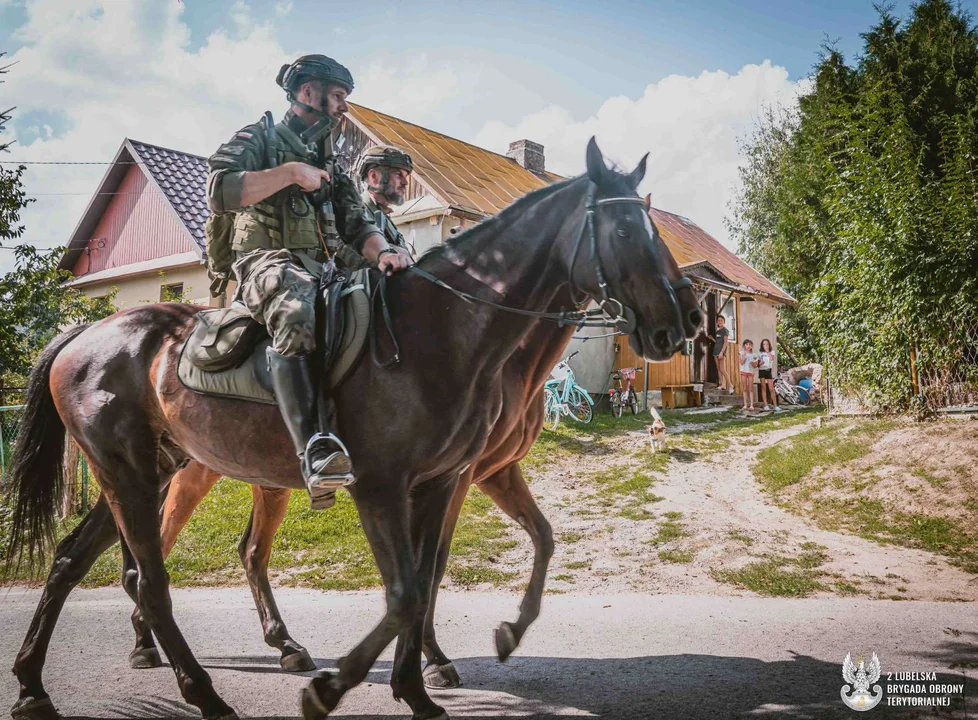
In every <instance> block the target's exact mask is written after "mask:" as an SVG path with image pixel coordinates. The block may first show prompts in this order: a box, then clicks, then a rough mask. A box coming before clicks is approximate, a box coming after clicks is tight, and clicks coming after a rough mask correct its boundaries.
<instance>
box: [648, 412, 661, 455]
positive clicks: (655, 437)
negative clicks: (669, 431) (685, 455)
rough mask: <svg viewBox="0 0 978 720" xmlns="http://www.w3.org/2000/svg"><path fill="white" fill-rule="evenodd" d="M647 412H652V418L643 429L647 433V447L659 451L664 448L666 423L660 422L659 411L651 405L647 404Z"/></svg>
mask: <svg viewBox="0 0 978 720" xmlns="http://www.w3.org/2000/svg"><path fill="white" fill-rule="evenodd" d="M649 412H650V413H652V418H653V420H654V422H653V423H652V424H651V425H646V426H645V429H646V430H648V433H649V447H650V448H652V452H659V451H660V450H665V449H666V424H665V423H664V422H662V418H661V417H659V413H657V412H656V411H655V408H654V407H652V406H651V405H650V406H649Z"/></svg>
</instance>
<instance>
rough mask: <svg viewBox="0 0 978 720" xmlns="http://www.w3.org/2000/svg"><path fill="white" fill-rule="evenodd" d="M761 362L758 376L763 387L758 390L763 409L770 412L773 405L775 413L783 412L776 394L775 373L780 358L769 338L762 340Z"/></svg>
mask: <svg viewBox="0 0 978 720" xmlns="http://www.w3.org/2000/svg"><path fill="white" fill-rule="evenodd" d="M759 361H760V362H759V364H758V366H757V368H758V370H757V374H758V380H759V382H760V385H761V387H760V389H759V390H758V395H759V396H760V398H759V399H760V401H761V402H763V403H764V407H763V408H761V409H762V410H770V409H771V405H773V406H774V412H781V408H779V407H778V395H777V393H775V392H774V373H775V371H776V368H777V367H778V356H777V354H776V353H775V352H774V348H772V347H771V341H770V340H768V339H767V338H764V339H763V340H761V353H760V358H759ZM765 391H766V393H767V394H766V395H765ZM768 402H770V405H769V404H768Z"/></svg>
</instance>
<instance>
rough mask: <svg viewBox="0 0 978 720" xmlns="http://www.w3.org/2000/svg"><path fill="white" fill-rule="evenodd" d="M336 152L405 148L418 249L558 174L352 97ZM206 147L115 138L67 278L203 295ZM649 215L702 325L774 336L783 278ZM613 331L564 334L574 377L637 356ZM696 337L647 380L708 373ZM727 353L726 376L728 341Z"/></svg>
mask: <svg viewBox="0 0 978 720" xmlns="http://www.w3.org/2000/svg"><path fill="white" fill-rule="evenodd" d="M333 140H334V146H335V147H336V149H337V155H338V158H339V162H340V163H341V165H343V166H344V167H346V168H352V167H355V166H356V162H357V160H358V159H359V157H360V154H361V153H362V152H363V151H364V150H365V149H366V148H368V147H370V146H372V145H377V144H386V145H395V146H397V147H399V148H401V149H403V150H404V151H406V152H407V153H409V154H410V155H411V157H412V159H413V160H414V174H413V175H412V178H411V184H410V187H409V189H408V192H407V194H406V196H407V199H406V201H405V202H404V204H403V205H401V206H400V207H399V208H397V211H396V213H395V215H394V218H395V222H396V223H397V226H398V228H400V230H401V232H402V233H403V234H404V236H405V238H406V239H407V241H408V242H409V243H410V244H411V245H412V246H413V247H414V249H415V251H416V252H417V253H418V254H420V253H422V252H424V251H425V250H427V249H428V248H430V247H432V246H433V245H435V244H438V243H440V242H442V241H443V240H444V239H445V238H447V237H449V236H450V235H451V234H453V233H455V232H458V231H459V230H461V229H464V228H466V227H469V226H471V225H473V224H475V223H478V222H480V221H482V220H483V219H485V218H487V217H489V216H491V215H493V214H495V213H497V212H499V211H500V210H502V209H503V208H504V207H506V206H507V205H509V204H510V203H512V202H513V201H514V200H516V199H518V198H520V197H522V196H523V195H525V194H526V193H528V192H530V191H532V190H535V189H538V188H541V187H544V186H546V185H548V184H550V183H552V182H555V181H558V180H561V179H562V178H561V176H559V175H556V174H554V173H552V172H549V171H547V169H546V161H545V156H544V148H543V146H541V145H539V144H537V143H535V142H532V141H530V140H518V141H516V142H513V143H511V144H510V148H509V151H508V152H507V154H505V155H502V154H499V153H495V152H491V151H489V150H486V149H484V148H480V147H478V146H475V145H472V144H471V143H466V142H463V141H461V140H458V139H456V138H452V137H449V136H447V135H443V134H442V133H439V132H436V131H434V130H430V129H428V128H424V127H421V126H419V125H415V124H413V123H410V122H407V121H405V120H401V119H399V118H395V117H393V116H391V115H386V114H384V113H381V112H377V111H376V110H371V109H369V108H366V107H363V106H360V105H352V104H351V106H350V111H349V113H348V114H347V117H346V120H345V121H344V122H343V123H342V124H341V125H340V127H339V129H338V131H337V134H336V135H335V136H334V139H333ZM206 179H207V163H206V159H205V158H203V157H200V156H198V155H191V154H189V153H184V152H180V151H178V150H170V149H166V148H161V147H158V146H155V145H150V144H148V143H143V142H138V141H135V140H129V139H126V140H125V141H123V143H122V146H121V147H120V148H119V151H118V153H117V154H116V157H115V159H114V160H113V162H112V164H111V165H110V167H109V170H108V171H107V172H106V174H105V177H104V178H103V179H102V182H101V183H100V185H99V187H98V189H97V191H96V193H95V195H94V196H93V198H92V200H91V202H90V203H89V205H88V207H87V208H86V210H85V213H84V214H83V216H82V219H81V220H80V221H79V223H78V226H77V227H76V228H75V231H74V232H73V233H72V236H71V238H70V240H69V243H68V249H67V251H66V253H65V255H64V256H63V258H62V259H61V267H62V268H64V269H67V270H70V271H71V272H72V274H73V275H74V276H75V277H74V279H73V280H71V281H70V282H71V284H72V285H74V286H76V287H78V288H79V289H81V290H82V291H84V292H85V293H86V294H88V295H91V296H98V295H104V294H106V293H107V292H109V290H110V288H113V287H115V288H118V291H117V295H116V304H117V306H119V307H130V306H132V305H134V304H136V303H140V302H155V301H157V300H159V299H160V298H161V297H162V296H163V295H164V294H166V293H167V292H170V293H177V294H181V295H183V296H184V297H187V298H190V299H192V300H194V301H196V302H199V303H200V304H213V305H218V304H221V303H222V302H224V298H220V299H211V298H210V297H209V290H208V288H209V284H210V283H209V280H208V279H207V274H206V271H205V268H204V261H205V257H204V222H205V220H206V218H207V215H208V210H207V203H206V197H205V190H206ZM650 216H651V218H652V220H653V221H654V222H655V223H656V226H657V227H658V228H659V231H660V233H661V235H662V237H663V239H664V240H665V242H666V245H667V246H668V247H669V249H670V250H671V251H672V253H673V255H674V257H675V258H676V260H677V262H678V263H679V265H680V267H681V268H682V269H683V272H684V273H685V274H687V275H688V276H689V277H691V278H692V279H693V281H694V284H695V286H696V288H697V289H698V291H699V292H700V295H701V297H702V303H703V307H704V310H705V312H706V316H707V318H708V325H707V331H708V332H709V333H710V334H712V331H713V330H714V329H715V322H716V317H717V316H718V315H720V314H723V315H725V316H726V317H727V327H728V328H729V329H730V331H731V342H732V343H739V342H740V341H741V340H742V339H743V338H744V337H750V338H752V339H753V340H754V341H755V343H756V344H759V343H760V340H761V338H763V337H767V338H770V340H771V342H772V343H774V344H777V332H776V312H777V306H778V305H780V304H784V303H793V302H794V300H793V299H792V298H791V296H790V295H788V294H787V293H786V292H785V291H784V290H782V289H781V288H779V287H777V285H775V284H774V283H772V282H771V281H770V280H768V279H767V278H765V277H764V276H763V275H761V274H760V273H758V272H757V271H756V270H754V269H753V268H752V267H750V265H748V264H747V263H745V262H744V261H743V260H741V259H740V258H738V257H737V256H736V255H735V254H734V253H732V252H730V251H729V250H727V249H726V248H725V247H724V246H723V245H722V244H720V243H719V242H718V241H717V240H716V239H714V238H713V237H711V236H710V235H709V234H708V233H706V232H705V231H704V230H703V229H702V228H700V227H699V226H697V225H696V224H695V223H694V222H692V221H691V220H689V219H687V218H684V217H681V216H679V215H674V214H672V213H669V212H666V211H664V210H658V209H655V208H653V209H652V210H651V211H650ZM619 340H620V339H619V338H602V339H595V340H593V341H588V342H582V341H580V340H578V341H575V343H576V344H577V345H578V347H579V348H580V349H581V350H582V352H581V354H580V355H579V356H578V358H576V359H575V363H574V364H575V370H576V371H577V372H578V377H579V380H581V381H582V383H583V384H584V386H585V387H587V388H588V389H589V390H591V391H592V392H603V391H604V390H605V388H606V387H607V383H608V377H609V373H610V372H611V370H612V369H613V368H615V367H626V366H637V365H642V366H644V360H640V359H639V358H636V357H635V356H634V354H632V353H631V350H630V349H629V348H628V344H627V343H626V342H620V341H619ZM705 347H706V346H705V345H704V344H700V343H694V344H693V348H692V351H691V353H690V354H689V355H687V356H676V357H675V358H673V359H672V360H671V361H669V362H667V363H653V364H650V365H649V366H648V367H647V368H646V370H647V371H646V373H645V379H644V380H643V381H642V382H643V384H645V385H646V387H647V389H649V390H655V389H657V388H659V387H661V386H665V385H686V384H689V383H694V382H716V380H717V368H716V366H715V364H714V363H713V361H712V357H710V354H709V353H708V352H705V350H704V348H705ZM731 349H732V350H734V351H733V352H730V353H728V358H727V361H728V365H730V368H729V369H730V370H731V371H732V376H733V377H734V378H736V379H738V381H739V376H738V374H737V372H736V359H737V353H736V351H735V349H734V348H731Z"/></svg>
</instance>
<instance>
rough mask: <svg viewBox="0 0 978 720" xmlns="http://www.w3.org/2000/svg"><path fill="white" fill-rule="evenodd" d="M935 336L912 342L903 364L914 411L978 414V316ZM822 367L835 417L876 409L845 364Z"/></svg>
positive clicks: (836, 362) (831, 360) (961, 320)
mask: <svg viewBox="0 0 978 720" xmlns="http://www.w3.org/2000/svg"><path fill="white" fill-rule="evenodd" d="M931 336H932V337H930V338H928V339H926V340H921V341H917V342H908V344H907V347H906V350H905V352H904V353H903V354H902V357H901V358H900V361H899V362H900V365H901V366H902V368H903V369H902V370H901V371H899V372H900V377H901V382H902V383H903V387H904V388H905V391H904V392H905V397H906V398H909V399H910V405H911V410H912V411H913V412H914V413H917V414H922V415H944V414H952V413H978V316H971V317H960V318H958V319H956V320H955V321H953V322H951V323H949V324H947V325H945V326H944V327H943V328H942V330H941V332H940V333H937V332H933V331H932V332H931ZM823 365H824V367H825V376H826V379H825V382H826V385H827V386H828V387H827V391H826V392H825V393H824V395H825V397H826V404H827V405H828V409H829V412H830V413H832V414H843V415H844V414H859V413H868V412H872V411H874V410H876V409H877V408H876V407H875V405H874V403H873V402H871V401H870V400H869V399H868V397H867V395H866V393H864V392H863V389H862V388H860V387H859V386H858V385H856V384H854V383H852V382H850V381H848V380H847V374H846V372H845V366H844V364H843V363H842V362H841V361H839V360H837V359H834V358H832V357H826V358H824V359H823Z"/></svg>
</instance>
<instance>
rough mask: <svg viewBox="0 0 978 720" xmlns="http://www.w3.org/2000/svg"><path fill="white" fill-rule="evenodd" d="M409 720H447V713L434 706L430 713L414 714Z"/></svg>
mask: <svg viewBox="0 0 978 720" xmlns="http://www.w3.org/2000/svg"><path fill="white" fill-rule="evenodd" d="M411 720H448V713H447V712H445V710H444V709H443V708H440V707H438V706H437V705H435V707H434V708H433V709H432V710H431V712H425V713H415V714H414V715H412V716H411Z"/></svg>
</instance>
